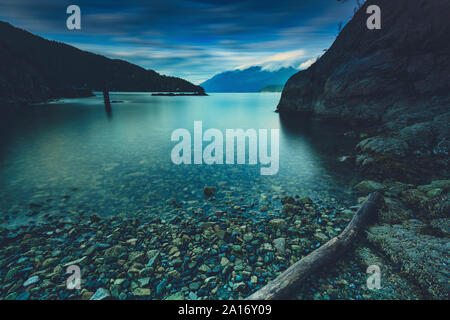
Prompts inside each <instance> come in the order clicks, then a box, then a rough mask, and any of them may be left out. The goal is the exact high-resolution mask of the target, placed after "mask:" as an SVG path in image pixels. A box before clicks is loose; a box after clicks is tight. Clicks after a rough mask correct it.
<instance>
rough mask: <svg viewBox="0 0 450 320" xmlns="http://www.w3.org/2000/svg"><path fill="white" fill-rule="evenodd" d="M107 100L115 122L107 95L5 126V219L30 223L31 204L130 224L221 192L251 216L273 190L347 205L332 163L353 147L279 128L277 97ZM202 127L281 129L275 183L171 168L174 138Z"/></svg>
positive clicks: (304, 130)
mask: <svg viewBox="0 0 450 320" xmlns="http://www.w3.org/2000/svg"><path fill="white" fill-rule="evenodd" d="M110 96H111V97H110V98H111V101H112V102H114V101H121V102H122V103H117V104H114V121H108V120H107V119H111V117H112V108H111V110H110V112H109V111H108V108H107V106H106V105H105V102H104V98H103V94H102V93H98V94H97V96H96V97H92V98H83V99H66V100H61V101H57V102H53V103H50V104H45V105H39V106H33V107H32V108H31V109H28V110H27V112H23V113H21V114H20V115H19V116H17V117H15V118H13V119H10V120H8V121H9V122H10V124H11V125H9V126H8V127H7V129H5V127H3V128H2V131H1V137H0V139H1V141H2V143H1V145H0V163H1V166H0V176H1V177H2V179H1V180H0V206H1V207H2V208H5V212H9V211H11V210H19V211H23V212H24V213H25V214H26V213H27V212H28V211H29V208H28V204H29V203H30V202H32V201H34V202H36V201H38V202H39V201H41V202H43V203H45V204H46V205H47V204H48V206H49V207H51V208H53V207H52V206H53V205H54V206H56V208H58V210H60V211H64V212H70V211H79V210H85V211H86V212H96V213H99V214H124V213H126V214H132V213H133V212H136V211H142V210H144V209H145V210H148V211H149V214H152V213H153V212H154V213H157V212H158V210H162V209H161V208H159V206H160V203H165V202H166V201H167V200H168V199H170V198H174V199H177V201H197V200H201V199H203V187H204V186H205V185H217V186H219V190H221V191H222V193H219V195H218V197H219V198H220V196H221V195H224V194H225V192H229V193H230V194H235V195H236V196H238V197H240V198H241V197H242V198H243V199H244V202H248V206H249V207H250V206H251V204H252V203H255V202H257V201H259V200H260V198H261V195H262V194H266V193H270V192H274V190H284V191H286V192H287V193H296V194H304V195H308V196H311V197H316V198H319V197H323V196H324V195H327V194H328V193H330V192H332V193H333V196H335V197H338V198H339V197H347V194H346V192H345V191H346V188H347V183H348V181H349V180H350V179H351V178H352V177H351V172H350V173H349V172H345V171H343V170H341V168H339V167H337V166H336V161H335V159H336V154H334V153H340V152H348V150H350V149H351V148H352V146H353V145H350V144H349V146H350V149H348V150H345V148H346V146H345V144H346V142H345V141H343V140H342V139H341V138H340V136H339V135H338V134H336V133H333V131H331V132H328V131H327V130H325V129H324V128H323V127H322V128H321V127H319V126H316V124H311V123H307V122H298V121H297V120H296V119H293V118H290V119H285V118H280V117H279V115H278V114H277V113H274V112H273V110H274V108H275V106H276V104H277V102H278V100H279V94H212V95H210V96H208V97H183V96H180V97H157V96H154V97H152V96H151V95H150V94H148V93H111V94H110ZM103 108H105V111H106V114H107V119H105V116H104V114H105V113H104V112H105V111H104V110H103ZM195 120H201V121H202V122H203V129H204V131H205V130H206V129H208V128H216V129H219V130H221V131H222V132H224V130H225V129H227V128H229V129H237V128H242V129H249V128H254V129H259V128H261V129H280V133H281V134H280V143H279V144H280V169H279V172H278V174H276V175H274V176H261V175H260V167H259V166H257V165H255V166H249V165H210V166H208V165H196V166H195V165H179V166H177V165H175V164H173V163H172V162H171V159H170V153H171V149H172V147H173V146H174V145H175V144H174V143H173V142H171V140H170V136H171V133H172V131H173V130H175V129H178V128H186V129H188V130H189V131H191V134H192V133H193V132H192V131H193V123H194V121H195ZM73 190H76V191H73ZM49 199H52V200H51V201H50V200H49ZM60 199H62V200H60ZM219 200H220V199H219ZM48 201H49V202H48ZM17 206H19V209H17V208H16V207H17ZM22 206H23V207H24V208H25V209H23V208H22ZM14 208H15V209H14ZM20 208H22V209H20ZM49 210H50V208H49Z"/></svg>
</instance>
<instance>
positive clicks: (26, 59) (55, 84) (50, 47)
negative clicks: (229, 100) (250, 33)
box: [0, 21, 204, 107]
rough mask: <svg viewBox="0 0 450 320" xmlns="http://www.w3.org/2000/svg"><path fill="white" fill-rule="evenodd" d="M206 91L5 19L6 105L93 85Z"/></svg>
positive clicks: (1, 59) (1, 60)
mask: <svg viewBox="0 0 450 320" xmlns="http://www.w3.org/2000/svg"><path fill="white" fill-rule="evenodd" d="M104 87H107V88H108V89H109V90H111V91H147V92H204V90H203V88H202V87H200V86H196V85H194V84H192V83H190V82H188V81H186V80H183V79H180V78H175V77H168V76H163V75H160V74H158V73H157V72H155V71H153V70H146V69H144V68H141V67H139V66H137V65H134V64H131V63H129V62H126V61H123V60H117V59H109V58H106V57H104V56H101V55H97V54H93V53H89V52H86V51H82V50H79V49H77V48H75V47H72V46H70V45H67V44H64V43H60V42H56V41H49V40H46V39H44V38H41V37H39V36H36V35H33V34H31V33H29V32H27V31H25V30H22V29H18V28H16V27H14V26H12V25H10V24H9V23H6V22H2V21H0V103H1V104H0V107H1V106H2V105H5V104H9V103H31V102H40V101H44V100H47V99H51V98H61V97H73V96H86V95H89V94H90V92H91V90H95V91H97V90H102V89H103V88H104Z"/></svg>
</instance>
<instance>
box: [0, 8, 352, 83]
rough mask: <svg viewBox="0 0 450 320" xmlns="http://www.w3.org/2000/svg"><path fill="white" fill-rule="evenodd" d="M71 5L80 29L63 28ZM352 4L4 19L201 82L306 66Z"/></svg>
mask: <svg viewBox="0 0 450 320" xmlns="http://www.w3.org/2000/svg"><path fill="white" fill-rule="evenodd" d="M72 4H75V5H78V6H79V7H80V9H81V30H68V29H67V27H66V19H67V18H68V17H69V14H67V13H66V8H67V7H68V6H69V5H72ZM355 6H356V3H355V1H354V0H348V1H344V2H339V1H337V0H251V1H248V0H190V1H181V0H147V1H140V0H127V1H114V0H109V1H104V0H70V1H66V0H0V20H2V21H7V22H9V23H11V24H12V25H14V26H16V27H19V28H23V29H25V30H27V31H29V32H32V33H34V34H38V35H40V36H42V37H44V38H47V39H50V40H56V41H61V42H65V43H68V44H70V45H73V46H75V47H77V48H80V49H83V50H87V51H90V52H94V53H98V54H102V55H105V56H107V57H109V58H115V59H124V60H127V61H129V62H132V63H135V64H137V65H139V66H141V67H144V68H146V69H153V70H155V71H157V72H159V73H161V74H165V75H171V76H177V77H181V78H184V79H187V80H189V81H192V82H193V83H196V84H199V83H201V82H202V81H205V80H207V79H209V78H211V77H212V76H214V75H215V74H217V73H220V72H223V71H227V70H234V69H243V68H247V67H250V66H256V65H259V66H262V67H263V68H265V69H271V70H275V69H279V68H281V67H288V66H292V67H294V68H298V69H305V68H307V67H308V66H309V65H311V64H312V63H313V62H314V60H315V59H316V58H317V57H318V56H319V55H320V54H322V53H323V50H324V49H327V48H329V47H330V45H331V44H332V43H333V41H334V39H335V38H336V35H337V33H338V24H339V23H343V24H345V23H346V22H348V20H349V19H350V18H351V17H352V15H353V9H354V7H355Z"/></svg>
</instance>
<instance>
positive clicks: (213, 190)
mask: <svg viewBox="0 0 450 320" xmlns="http://www.w3.org/2000/svg"><path fill="white" fill-rule="evenodd" d="M216 192H217V188H216V187H211V186H205V187H204V188H203V193H204V194H205V196H206V197H212V196H213V195H214V194H215V193H216Z"/></svg>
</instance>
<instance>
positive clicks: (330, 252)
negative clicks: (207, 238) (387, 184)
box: [247, 191, 382, 300]
mask: <svg viewBox="0 0 450 320" xmlns="http://www.w3.org/2000/svg"><path fill="white" fill-rule="evenodd" d="M381 198H382V193H381V192H380V191H377V192H374V193H371V194H370V195H369V197H368V198H367V200H366V201H365V202H364V203H363V205H362V206H361V208H360V209H359V210H358V211H357V212H356V213H355V215H354V216H353V219H352V220H351V221H350V223H349V224H348V225H347V227H346V228H345V229H344V231H342V233H341V234H340V235H338V236H337V237H334V238H332V239H331V240H330V241H328V242H327V243H325V244H324V245H323V246H321V247H320V248H318V249H316V250H314V251H313V252H311V253H310V254H308V255H307V256H306V257H304V258H302V259H300V260H299V261H297V262H296V263H294V264H293V265H292V266H290V267H289V268H288V269H287V270H286V271H284V272H283V273H282V274H281V275H279V276H278V277H277V278H276V279H274V280H273V281H271V282H269V283H268V284H267V285H266V286H264V287H263V288H261V289H259V290H258V291H256V292H255V293H253V294H252V295H250V296H249V297H248V298H247V299H248V300H276V299H286V298H288V297H289V295H290V294H295V291H296V289H298V288H299V287H300V286H301V284H302V281H304V280H305V279H306V278H307V277H308V276H310V275H311V274H313V273H314V272H316V271H317V270H319V269H320V268H322V267H324V266H325V265H328V264H330V263H332V262H333V261H334V260H336V259H337V258H339V256H341V255H342V254H343V253H344V252H345V251H347V250H348V249H349V248H350V247H351V245H352V243H353V241H354V240H355V238H356V237H357V236H358V234H359V232H360V231H361V230H363V229H364V228H365V227H366V226H367V225H368V224H369V223H371V222H373V221H374V220H375V219H376V217H377V213H378V206H379V204H380V202H381V201H380V200H381Z"/></svg>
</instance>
